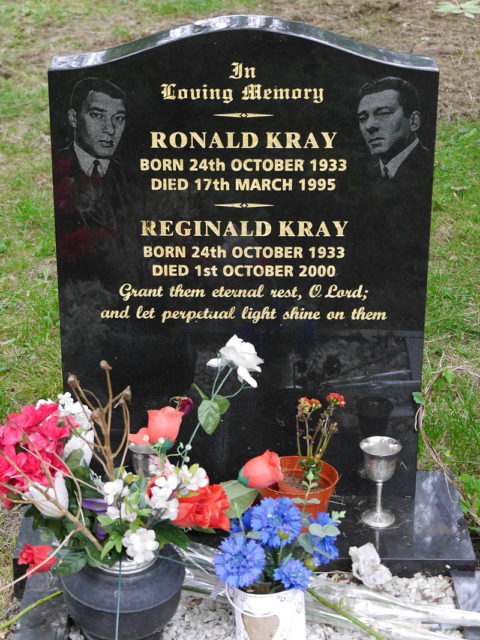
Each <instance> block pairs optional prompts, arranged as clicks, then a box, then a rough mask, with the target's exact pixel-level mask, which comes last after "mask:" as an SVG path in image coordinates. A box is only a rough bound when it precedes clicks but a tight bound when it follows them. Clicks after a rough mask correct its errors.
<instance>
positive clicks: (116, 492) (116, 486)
mask: <svg viewBox="0 0 480 640" xmlns="http://www.w3.org/2000/svg"><path fill="white" fill-rule="evenodd" d="M122 491H123V480H120V478H117V479H116V480H114V481H113V482H105V484H104V485H103V495H104V497H105V501H106V503H107V504H113V503H114V502H115V498H116V497H117V496H120V495H121V494H122Z"/></svg>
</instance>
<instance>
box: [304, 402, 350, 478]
mask: <svg viewBox="0 0 480 640" xmlns="http://www.w3.org/2000/svg"><path fill="white" fill-rule="evenodd" d="M326 401H327V403H328V404H327V406H326V407H325V408H324V409H323V411H322V412H321V413H320V417H319V418H318V421H317V423H316V425H315V426H312V425H311V424H310V421H311V420H312V417H313V414H314V413H315V412H317V411H319V410H320V409H322V405H321V403H320V401H319V400H317V399H316V398H307V397H303V398H299V399H298V404H297V414H296V419H295V420H296V435H297V454H298V464H299V466H300V468H301V469H302V471H303V481H304V483H305V485H307V486H308V487H309V488H311V487H313V486H315V485H316V484H318V482H319V480H320V472H321V469H322V461H323V456H324V455H325V451H326V450H327V447H328V445H329V443H330V440H331V438H332V436H333V434H334V433H335V432H336V431H337V428H338V425H337V423H336V422H334V421H333V420H332V416H333V412H334V411H335V409H336V408H337V407H344V406H345V398H344V397H343V396H342V395H340V394H339V393H330V394H329V395H328V396H327V397H326ZM302 442H303V443H304V445H303V446H302Z"/></svg>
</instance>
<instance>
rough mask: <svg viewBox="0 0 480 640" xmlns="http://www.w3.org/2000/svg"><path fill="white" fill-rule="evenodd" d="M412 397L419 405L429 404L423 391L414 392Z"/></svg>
mask: <svg viewBox="0 0 480 640" xmlns="http://www.w3.org/2000/svg"><path fill="white" fill-rule="evenodd" d="M412 397H413V399H414V400H415V402H416V403H417V404H426V402H427V399H426V398H425V396H424V395H423V393H422V392H421V391H414V392H413V393H412Z"/></svg>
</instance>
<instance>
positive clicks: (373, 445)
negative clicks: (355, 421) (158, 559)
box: [360, 436, 402, 529]
mask: <svg viewBox="0 0 480 640" xmlns="http://www.w3.org/2000/svg"><path fill="white" fill-rule="evenodd" d="M360 449H361V450H362V451H363V456H364V461H365V472H366V474H367V477H368V478H369V479H370V480H373V482H376V483H377V500H376V504H375V508H373V509H367V510H366V511H364V512H363V513H362V515H361V518H362V521H363V522H364V523H365V524H368V525H369V526H370V527H375V528H377V529H384V528H385V527H389V526H390V525H391V524H393V523H394V522H395V516H394V515H393V513H392V512H391V511H388V510H387V509H383V508H382V489H383V483H384V482H386V481H387V480H390V478H391V477H392V476H393V474H394V473H395V467H396V464H397V457H398V454H399V453H400V451H401V450H402V445H401V444H400V442H398V440H395V439H394V438H388V437H386V436H370V438H365V439H364V440H362V441H361V442H360Z"/></svg>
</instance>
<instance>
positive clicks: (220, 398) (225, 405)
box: [213, 396, 230, 415]
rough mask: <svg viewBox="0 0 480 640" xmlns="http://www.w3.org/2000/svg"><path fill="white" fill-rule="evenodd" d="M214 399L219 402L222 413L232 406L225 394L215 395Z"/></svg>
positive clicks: (218, 405)
mask: <svg viewBox="0 0 480 640" xmlns="http://www.w3.org/2000/svg"><path fill="white" fill-rule="evenodd" d="M213 401H214V402H216V403H217V407H218V410H219V412H220V415H223V414H224V413H226V412H227V411H228V410H229V408H230V400H229V399H228V398H225V397H224V396H214V397H213Z"/></svg>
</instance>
